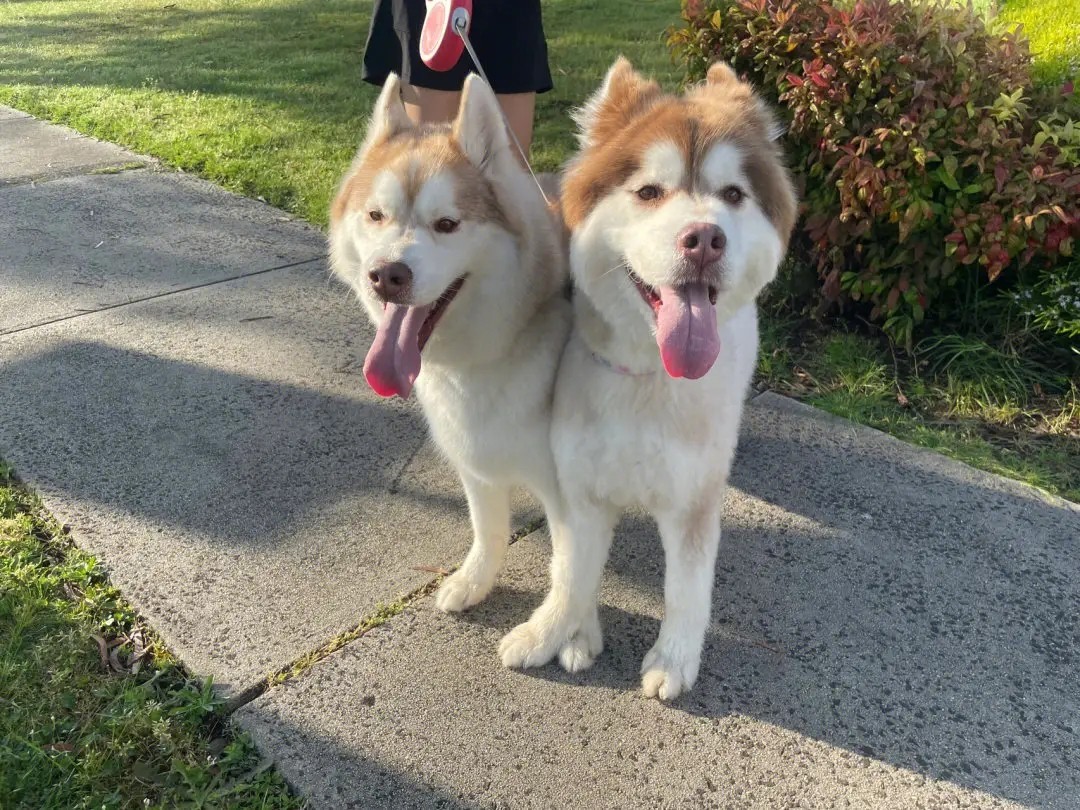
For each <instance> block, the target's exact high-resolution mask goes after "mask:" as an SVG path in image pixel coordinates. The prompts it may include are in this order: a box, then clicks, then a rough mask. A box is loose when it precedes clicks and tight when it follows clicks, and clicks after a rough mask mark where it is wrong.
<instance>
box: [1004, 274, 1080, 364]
mask: <svg viewBox="0 0 1080 810" xmlns="http://www.w3.org/2000/svg"><path fill="white" fill-rule="evenodd" d="M1010 297H1011V298H1012V301H1013V303H1014V305H1015V308H1016V311H1017V312H1018V313H1019V314H1020V315H1021V316H1022V317H1024V318H1026V319H1027V320H1028V321H1029V322H1030V324H1031V326H1034V327H1035V328H1036V329H1038V330H1040V331H1043V332H1050V333H1052V334H1056V335H1061V336H1062V337H1065V338H1080V261H1074V262H1073V263H1072V264H1067V265H1064V266H1062V267H1057V268H1054V269H1052V270H1050V271H1048V272H1046V273H1042V274H1041V275H1040V276H1039V277H1038V278H1037V279H1035V280H1034V281H1032V282H1030V283H1029V282H1023V283H1021V284H1019V285H1018V286H1017V287H1016V289H1014V290H1012V292H1011V294H1010ZM1072 350H1073V351H1074V352H1076V353H1077V354H1080V345H1077V344H1076V343H1075V342H1074V343H1073V345H1072Z"/></svg>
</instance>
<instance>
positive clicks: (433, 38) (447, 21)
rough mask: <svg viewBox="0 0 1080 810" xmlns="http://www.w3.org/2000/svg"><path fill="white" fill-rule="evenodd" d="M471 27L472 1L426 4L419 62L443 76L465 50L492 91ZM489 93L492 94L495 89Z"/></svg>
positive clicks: (513, 137) (431, 0) (441, 0)
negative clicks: (477, 55) (470, 33)
mask: <svg viewBox="0 0 1080 810" xmlns="http://www.w3.org/2000/svg"><path fill="white" fill-rule="evenodd" d="M471 24H472V0H427V14H426V15H425V16H424V26H423V28H422V29H421V30H420V59H421V61H423V63H424V64H425V65H427V66H428V67H429V68H431V69H432V70H437V71H439V72H440V73H444V72H446V71H447V70H450V69H451V68H453V67H454V65H456V64H457V63H458V60H460V59H461V53H462V51H463V50H467V51H468V52H469V56H470V57H471V58H472V61H473V64H474V65H476V70H477V72H478V73H479V74H480V78H481V79H483V80H484V84H486V85H487V86H488V87H491V82H490V81H488V77H487V74H486V73H485V72H484V68H483V66H482V65H481V64H480V60H479V59H478V58H477V57H476V51H474V50H473V46H472V43H471V42H470V41H469V26H470V25H471ZM491 89H492V91H494V89H495V88H493V87H492V88H491ZM499 113H500V115H502V119H503V124H505V125H506V131H507V132H509V133H510V138H511V140H513V142H514V146H516V147H517V150H518V154H519V155H521V159H522V160H523V161H525V168H527V169H528V170H529V174H530V175H531V176H532V179H533V182H534V183H536V188H537V189H538V190H539V191H540V196H541V197H543V198H544V202H545V203H547V204H548V206H549V207H550V206H551V200H549V199H548V195H547V194H545V193H544V188H543V186H541V185H540V181H539V180H537V179H536V173H535V172H534V171H533V169H532V165H531V164H530V163H529V156H528V155H526V154H525V150H524V149H522V147H521V142H520V141H519V140H518V138H517V135H515V134H514V129H513V127H511V126H510V122H509V121H507V120H506V115H505V114H504V113H503V112H502V107H500V108H499Z"/></svg>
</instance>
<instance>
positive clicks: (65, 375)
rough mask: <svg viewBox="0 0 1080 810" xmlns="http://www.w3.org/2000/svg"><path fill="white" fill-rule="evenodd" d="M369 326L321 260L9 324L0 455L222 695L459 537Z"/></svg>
mask: <svg viewBox="0 0 1080 810" xmlns="http://www.w3.org/2000/svg"><path fill="white" fill-rule="evenodd" d="M371 337H372V334H371V330H370V329H369V327H368V326H367V324H366V318H365V317H364V316H363V313H362V312H361V310H360V307H359V304H358V303H356V302H355V301H354V299H353V297H352V295H351V293H349V292H347V291H346V290H344V289H342V288H340V287H338V286H336V285H331V284H330V283H329V281H328V274H327V270H326V267H325V266H324V265H323V264H322V263H317V264H311V265H307V266H303V267H295V268H292V269H288V270H280V271H275V272H272V273H266V274H263V275H259V276H253V277H248V278H245V279H242V280H239V281H234V282H226V283H223V284H218V285H214V286H211V287H206V288H202V289H199V290H194V291H191V292H186V293H180V294H176V295H171V296H165V297H161V298H157V299H154V300H151V301H146V302H143V303H139V304H133V305H131V306H127V307H121V308H117V309H112V310H108V311H105V312H99V313H95V314H93V315H87V316H85V317H82V318H76V319H72V320H68V321H63V322H60V323H57V324H53V325H51V326H46V327H41V328H38V329H34V330H30V331H25V332H19V333H16V334H13V335H7V336H0V458H3V459H4V460H5V461H7V462H8V463H10V464H11V465H12V466H13V467H14V468H15V470H16V472H17V474H18V475H20V476H21V477H22V478H23V479H24V480H25V481H26V482H27V483H28V484H29V485H30V486H31V487H33V488H34V489H35V490H36V491H37V492H39V493H40V494H41V495H42V497H43V498H44V500H45V503H46V505H47V506H48V508H49V510H50V511H51V512H52V513H53V514H54V515H56V516H57V518H58V519H60V520H61V521H63V522H65V523H68V524H70V525H71V527H72V533H73V536H74V537H75V539H76V540H77V542H79V544H80V545H82V546H84V547H85V548H87V549H89V550H90V551H91V552H93V553H94V554H97V555H98V556H99V557H100V558H101V559H102V560H103V561H104V563H105V565H106V566H107V568H108V570H109V573H110V576H111V578H112V581H113V582H114V584H116V585H117V586H118V587H119V588H120V589H121V590H122V591H123V592H124V595H125V596H126V597H127V598H128V599H130V600H131V601H132V602H133V603H134V605H135V606H136V608H137V609H138V610H139V611H140V612H141V613H142V614H143V615H145V616H146V618H147V619H148V620H149V621H150V623H151V624H152V625H153V626H154V628H155V629H156V630H158V631H159V632H160V633H161V634H162V635H163V636H164V638H165V641H166V642H167V643H168V644H169V646H170V647H171V649H172V650H173V651H174V652H175V653H176V654H177V655H179V657H180V658H181V659H183V661H184V662H185V663H186V664H187V665H188V666H189V667H190V668H191V669H192V670H193V671H194V672H195V673H197V674H199V675H202V676H207V675H210V676H213V678H214V681H215V683H217V684H218V686H219V687H220V688H221V689H222V691H223V693H224V694H225V695H227V696H233V695H235V694H237V692H238V691H241V690H243V689H245V688H247V687H249V686H251V685H252V684H254V683H256V682H257V681H258V680H259V679H260V678H262V677H265V676H266V675H268V674H270V673H272V672H274V671H276V670H277V669H279V668H280V667H282V666H284V665H286V664H287V663H289V662H290V661H292V660H293V659H295V658H297V657H298V656H300V655H302V654H304V653H306V652H308V651H310V650H312V649H315V648H317V647H318V646H320V645H321V644H323V643H324V642H326V641H327V640H329V639H330V638H332V637H333V636H334V635H336V634H338V633H340V632H342V631H344V630H346V629H348V628H351V627H353V626H355V625H356V624H357V623H358V622H359V621H360V620H361V619H362V618H363V617H364V616H365V615H367V614H369V613H370V612H372V611H373V610H374V609H375V608H376V606H377V605H378V604H379V603H387V602H390V601H393V600H394V599H396V598H397V597H399V596H400V595H401V594H403V593H406V592H409V591H411V590H412V589H414V588H416V587H418V586H420V585H422V584H424V583H426V582H428V581H430V580H431V579H432V578H433V575H432V574H431V573H430V571H423V570H416V566H447V565H450V564H456V563H457V562H459V561H460V558H461V556H462V555H463V553H464V551H465V549H466V548H467V546H468V543H469V539H470V536H471V533H470V530H469V526H468V517H467V512H466V508H465V505H464V498H463V495H462V494H461V489H460V485H459V484H458V482H457V479H456V477H455V476H454V474H453V473H452V471H451V470H450V469H449V468H448V466H447V465H446V464H444V463H443V462H442V461H441V460H440V459H439V458H438V457H437V455H436V453H435V452H434V451H433V450H432V448H431V446H430V445H429V444H428V440H427V438H426V429H425V428H424V426H423V424H422V422H421V420H420V418H419V416H418V410H417V409H415V408H414V407H411V406H406V405H403V404H400V403H398V402H397V401H386V400H381V399H378V398H377V397H376V396H375V395H374V394H372V393H371V392H370V391H369V390H368V388H367V386H366V385H365V384H364V382H363V378H362V376H361V374H360V369H361V367H362V363H363V357H364V353H365V352H366V349H367V347H368V346H369V345H370V340H371ZM522 503H527V501H522Z"/></svg>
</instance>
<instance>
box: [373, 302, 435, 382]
mask: <svg viewBox="0 0 1080 810" xmlns="http://www.w3.org/2000/svg"><path fill="white" fill-rule="evenodd" d="M430 309H431V307H430V306H427V307H407V306H402V305H401V304H387V305H386V308H385V309H384V310H383V317H382V321H380V322H379V328H378V330H376V332H375V342H374V343H372V344H371V348H370V349H368V353H367V358H366V359H365V360H364V377H365V378H366V379H367V381H368V385H370V386H371V390H372V391H374V392H375V393H376V394H378V395H379V396H380V397H392V396H394V394H397V395H398V396H399V397H401V398H402V399H408V398H409V392H410V391H412V386H413V383H414V382H415V381H416V377H417V375H418V374H419V373H420V345H419V340H418V339H419V336H420V327H421V326H423V325H424V319H425V318H427V315H428V310H430Z"/></svg>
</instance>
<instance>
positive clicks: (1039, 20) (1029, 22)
mask: <svg viewBox="0 0 1080 810" xmlns="http://www.w3.org/2000/svg"><path fill="white" fill-rule="evenodd" d="M999 14H1000V19H1001V21H1002V22H1004V23H1006V24H1007V25H1010V26H1013V25H1017V24H1019V25H1022V26H1023V30H1024V34H1025V36H1027V38H1028V40H1029V41H1030V43H1031V53H1032V55H1033V56H1034V57H1035V77H1036V79H1037V80H1039V81H1040V82H1042V83H1046V84H1060V83H1063V82H1064V81H1065V80H1066V79H1068V78H1069V77H1076V76H1078V75H1080V3H1077V2H1075V1H1073V2H1070V0H1004V2H1003V3H1001V6H1000V11H999Z"/></svg>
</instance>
